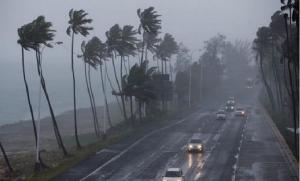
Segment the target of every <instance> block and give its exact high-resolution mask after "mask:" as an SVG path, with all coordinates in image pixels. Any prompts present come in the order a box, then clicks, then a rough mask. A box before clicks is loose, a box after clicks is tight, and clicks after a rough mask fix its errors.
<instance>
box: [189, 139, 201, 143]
mask: <svg viewBox="0 0 300 181" xmlns="http://www.w3.org/2000/svg"><path fill="white" fill-rule="evenodd" d="M190 143H201V140H200V139H191V141H190Z"/></svg>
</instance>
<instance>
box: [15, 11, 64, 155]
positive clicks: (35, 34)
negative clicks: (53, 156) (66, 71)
mask: <svg viewBox="0 0 300 181" xmlns="http://www.w3.org/2000/svg"><path fill="white" fill-rule="evenodd" d="M51 26H52V23H51V22H47V21H45V17H44V16H39V17H37V19H35V20H34V21H32V22H31V23H29V24H26V25H24V26H23V27H24V30H23V31H22V33H21V32H20V33H21V34H22V36H24V37H26V38H25V39H26V41H25V42H26V43H25V44H23V45H25V46H24V47H26V50H29V49H33V50H34V51H35V55H36V61H37V70H38V75H39V78H40V83H41V87H42V89H43V92H44V95H45V97H46V101H47V104H48V107H49V111H50V116H51V119H52V123H53V129H54V133H55V136H56V140H57V143H58V147H59V148H61V149H62V151H63V154H64V155H65V156H66V155H68V152H67V150H66V149H65V147H64V144H63V141H62V138H61V135H60V132H59V129H58V125H57V121H56V118H55V114H54V111H53V108H52V105H51V102H50V98H49V95H48V92H47V88H46V83H45V79H44V76H43V71H42V64H41V61H42V60H41V54H42V49H43V48H45V47H49V48H51V47H52V45H51V44H50V43H49V41H52V40H53V37H54V32H55V30H52V29H51ZM22 36H20V37H22Z"/></svg>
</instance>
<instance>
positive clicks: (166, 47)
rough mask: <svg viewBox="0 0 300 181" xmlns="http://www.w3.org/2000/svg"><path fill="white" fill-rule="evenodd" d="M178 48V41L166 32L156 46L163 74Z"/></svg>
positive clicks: (163, 102) (163, 104)
mask: <svg viewBox="0 0 300 181" xmlns="http://www.w3.org/2000/svg"><path fill="white" fill-rule="evenodd" d="M177 50H178V46H177V43H176V41H175V39H174V37H173V36H172V35H171V34H168V33H166V34H165V35H164V38H163V40H162V41H161V42H160V44H159V45H158V46H157V48H156V57H157V58H158V59H160V60H161V70H162V71H161V74H162V75H163V74H167V64H166V62H167V61H170V58H171V56H172V55H173V54H175V53H176V52H177ZM165 107H166V105H165V98H164V97H163V98H162V109H165Z"/></svg>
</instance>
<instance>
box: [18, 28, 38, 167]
mask: <svg viewBox="0 0 300 181" xmlns="http://www.w3.org/2000/svg"><path fill="white" fill-rule="evenodd" d="M30 31H31V28H30V27H29V26H28V25H26V26H25V25H24V26H22V27H21V28H19V29H18V35H19V40H18V44H20V46H21V51H22V74H23V80H24V84H25V90H26V97H27V102H28V106H29V111H30V115H31V121H32V126H33V133H34V138H35V146H36V148H37V139H38V138H37V129H36V125H35V118H34V114H33V108H32V104H31V99H30V93H29V87H28V83H27V78H26V71H25V61H24V59H25V57H24V49H25V50H29V48H30V47H28V43H29V42H28V39H27V37H26V36H27V35H28V33H30ZM39 159H40V160H37V161H36V163H35V165H38V164H39V163H41V158H39Z"/></svg>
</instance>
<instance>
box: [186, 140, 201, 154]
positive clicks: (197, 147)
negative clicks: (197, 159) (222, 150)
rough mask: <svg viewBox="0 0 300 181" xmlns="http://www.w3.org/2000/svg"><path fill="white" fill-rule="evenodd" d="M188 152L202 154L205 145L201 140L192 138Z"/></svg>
mask: <svg viewBox="0 0 300 181" xmlns="http://www.w3.org/2000/svg"><path fill="white" fill-rule="evenodd" d="M187 151H188V152H192V151H197V152H202V151H203V144H202V141H201V140H200V139H199V138H192V139H191V140H190V142H189V144H188V145H187Z"/></svg>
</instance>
